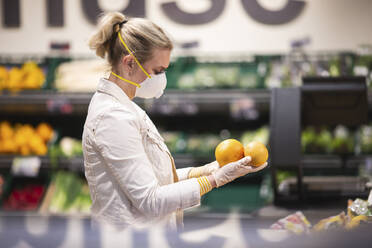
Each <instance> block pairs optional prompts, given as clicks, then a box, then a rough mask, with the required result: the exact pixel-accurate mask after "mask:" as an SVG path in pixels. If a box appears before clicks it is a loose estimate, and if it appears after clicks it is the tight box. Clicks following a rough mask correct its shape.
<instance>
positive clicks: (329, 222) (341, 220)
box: [313, 212, 347, 231]
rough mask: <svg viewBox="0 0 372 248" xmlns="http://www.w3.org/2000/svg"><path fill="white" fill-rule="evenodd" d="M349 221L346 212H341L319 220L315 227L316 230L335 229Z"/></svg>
mask: <svg viewBox="0 0 372 248" xmlns="http://www.w3.org/2000/svg"><path fill="white" fill-rule="evenodd" d="M346 223H347V218H346V215H345V212H341V213H340V214H338V215H335V216H331V217H328V218H326V219H323V220H321V221H319V222H318V223H317V224H316V225H315V226H314V227H313V230H314V231H324V230H331V229H332V230H333V229H338V228H343V227H344V226H345V224H346Z"/></svg>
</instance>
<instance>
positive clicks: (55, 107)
mask: <svg viewBox="0 0 372 248" xmlns="http://www.w3.org/2000/svg"><path fill="white" fill-rule="evenodd" d="M92 95H93V93H91V92H57V91H52V90H42V91H38V90H35V91H21V92H17V93H10V92H3V93H1V94H0V112H2V113H17V112H18V113H49V114H72V113H76V114H81V113H86V112H87V108H88V104H89V102H90V99H91V97H92ZM246 99H249V100H251V101H253V102H254V103H255V104H256V105H257V106H256V107H257V108H260V107H261V105H264V107H265V109H268V106H269V102H270V90H265V89H259V90H258V89H257V90H238V89H218V90H217V89H210V90H192V91H191V90H190V91H183V90H182V91H181V90H173V89H172V90H166V91H165V94H164V95H163V96H162V97H161V98H160V99H157V100H155V101H154V100H143V99H135V102H136V103H138V104H139V105H141V106H144V107H145V109H146V106H149V105H152V104H153V103H155V104H156V106H161V105H164V104H166V105H169V104H170V105H172V106H176V107H177V106H184V105H185V104H186V105H200V106H208V107H210V108H208V109H204V110H205V111H208V112H209V111H210V110H211V109H212V110H213V109H214V110H215V111H221V106H222V105H223V106H226V107H227V108H225V109H227V110H229V109H230V104H232V103H235V102H236V101H239V100H246ZM198 110H202V111H203V107H202V108H198ZM198 112H201V111H198Z"/></svg>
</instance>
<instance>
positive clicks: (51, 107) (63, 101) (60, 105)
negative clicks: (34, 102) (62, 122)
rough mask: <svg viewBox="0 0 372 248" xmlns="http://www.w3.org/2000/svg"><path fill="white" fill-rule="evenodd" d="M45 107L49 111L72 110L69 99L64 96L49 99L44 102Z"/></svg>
mask: <svg viewBox="0 0 372 248" xmlns="http://www.w3.org/2000/svg"><path fill="white" fill-rule="evenodd" d="M46 107H47V109H48V111H49V112H51V113H62V114H71V113H72V112H73V110H74V108H73V106H72V104H71V103H70V101H69V99H67V98H64V97H58V98H53V99H49V100H48V101H47V102H46Z"/></svg>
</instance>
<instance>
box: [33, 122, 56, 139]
mask: <svg viewBox="0 0 372 248" xmlns="http://www.w3.org/2000/svg"><path fill="white" fill-rule="evenodd" d="M36 133H37V134H38V135H39V136H40V137H41V138H42V139H43V140H44V142H48V141H49V140H50V139H51V138H52V137H53V128H52V127H51V126H50V125H49V124H47V123H44V122H42V123H40V124H39V125H38V126H37V127H36Z"/></svg>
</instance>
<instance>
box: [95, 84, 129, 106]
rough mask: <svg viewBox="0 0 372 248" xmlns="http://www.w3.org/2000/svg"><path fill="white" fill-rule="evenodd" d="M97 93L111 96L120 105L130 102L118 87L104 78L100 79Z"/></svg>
mask: <svg viewBox="0 0 372 248" xmlns="http://www.w3.org/2000/svg"><path fill="white" fill-rule="evenodd" d="M97 91H98V92H101V93H105V94H108V95H111V96H113V97H114V98H116V99H117V100H118V101H119V102H121V103H122V104H128V103H130V102H131V100H130V99H129V97H128V96H127V94H126V93H125V92H124V91H123V90H122V89H121V88H120V87H119V86H117V85H116V84H115V83H114V82H111V81H109V80H108V79H105V78H101V79H100V81H99V84H98V87H97Z"/></svg>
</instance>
